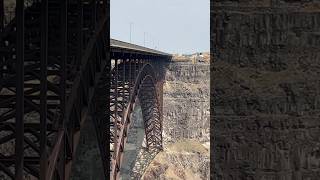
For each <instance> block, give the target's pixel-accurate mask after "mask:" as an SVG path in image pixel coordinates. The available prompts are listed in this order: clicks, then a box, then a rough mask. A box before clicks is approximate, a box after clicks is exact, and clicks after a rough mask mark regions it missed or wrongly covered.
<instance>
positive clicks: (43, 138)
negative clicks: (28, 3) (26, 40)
mask: <svg viewBox="0 0 320 180" xmlns="http://www.w3.org/2000/svg"><path fill="white" fill-rule="evenodd" d="M40 50H41V59H40V65H41V67H40V71H41V76H40V179H45V178H46V172H47V166H48V154H47V148H46V147H47V74H48V72H47V66H48V0H42V1H41V48H40Z"/></svg>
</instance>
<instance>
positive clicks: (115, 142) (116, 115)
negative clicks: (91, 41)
mask: <svg viewBox="0 0 320 180" xmlns="http://www.w3.org/2000/svg"><path fill="white" fill-rule="evenodd" d="M114 68H115V74H114V76H115V88H114V89H115V91H114V98H115V103H114V104H115V106H114V139H113V142H114V144H117V133H118V132H117V131H118V59H117V58H116V59H115V66H114ZM114 150H115V151H114V154H116V153H117V152H116V149H114ZM113 158H114V159H116V157H115V156H114V157H113Z"/></svg>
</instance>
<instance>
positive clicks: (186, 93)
mask: <svg viewBox="0 0 320 180" xmlns="http://www.w3.org/2000/svg"><path fill="white" fill-rule="evenodd" d="M209 78H210V70H209V64H190V63H183V62H180V63H171V64H170V65H169V67H168V69H167V72H166V81H165V83H164V88H163V114H164V117H163V133H164V135H163V136H164V144H165V145H166V144H170V143H173V142H175V141H177V140H179V139H196V140H199V141H200V142H203V143H204V142H209V136H210V134H209V128H210V121H209V116H210V113H209V109H210V107H209Z"/></svg>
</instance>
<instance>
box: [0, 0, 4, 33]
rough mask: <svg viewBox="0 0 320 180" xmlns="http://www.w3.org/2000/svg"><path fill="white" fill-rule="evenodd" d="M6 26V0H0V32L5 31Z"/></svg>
mask: <svg viewBox="0 0 320 180" xmlns="http://www.w3.org/2000/svg"><path fill="white" fill-rule="evenodd" d="M3 28H4V2H3V0H0V32H2V31H3Z"/></svg>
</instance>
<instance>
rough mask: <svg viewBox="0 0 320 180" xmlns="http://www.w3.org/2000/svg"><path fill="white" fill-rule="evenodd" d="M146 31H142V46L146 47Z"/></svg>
mask: <svg viewBox="0 0 320 180" xmlns="http://www.w3.org/2000/svg"><path fill="white" fill-rule="evenodd" d="M146 34H147V33H146V32H143V46H144V47H146Z"/></svg>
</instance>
